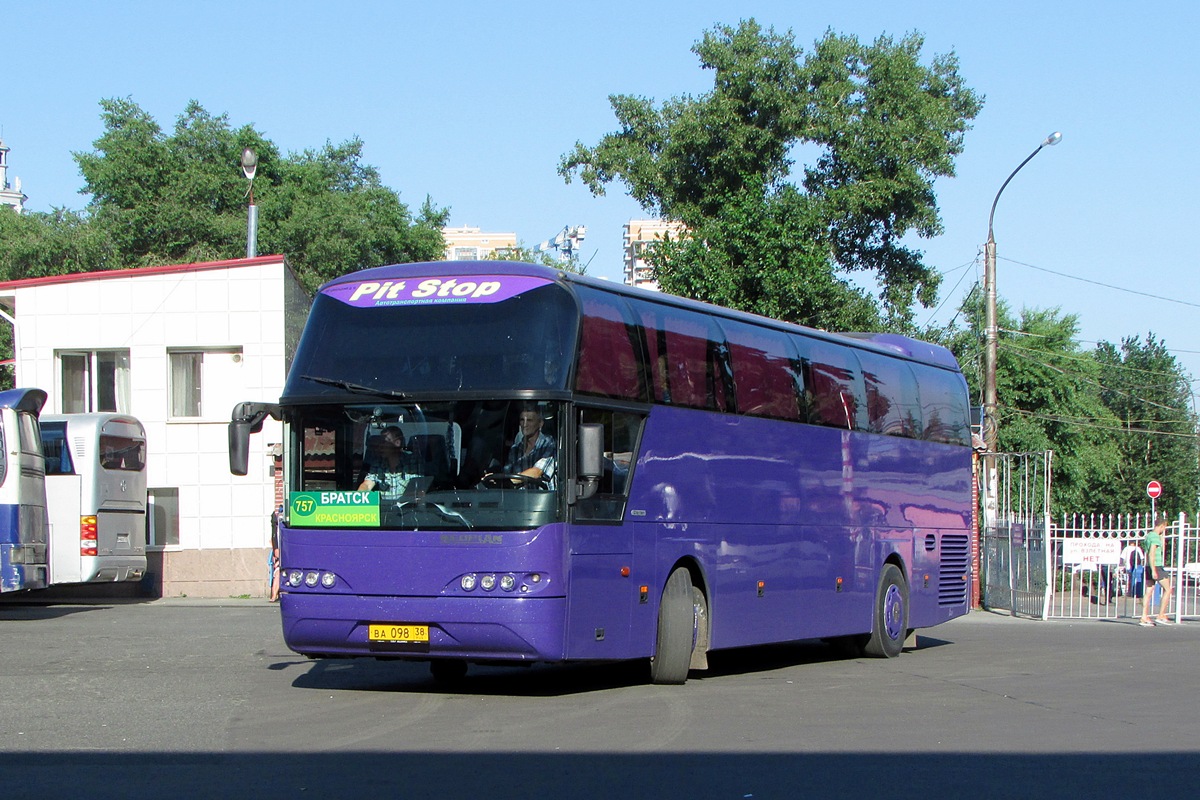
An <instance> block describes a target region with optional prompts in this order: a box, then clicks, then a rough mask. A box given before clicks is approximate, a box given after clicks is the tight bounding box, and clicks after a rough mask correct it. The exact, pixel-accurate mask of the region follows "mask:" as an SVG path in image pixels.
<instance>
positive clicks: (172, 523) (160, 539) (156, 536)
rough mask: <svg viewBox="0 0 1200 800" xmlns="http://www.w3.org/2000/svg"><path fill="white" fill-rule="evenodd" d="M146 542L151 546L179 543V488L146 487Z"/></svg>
mask: <svg viewBox="0 0 1200 800" xmlns="http://www.w3.org/2000/svg"><path fill="white" fill-rule="evenodd" d="M146 499H147V505H148V508H147V510H148V511H149V512H150V513H148V514H147V515H146V523H147V526H148V528H149V529H148V530H147V531H146V543H147V544H148V545H150V546H151V547H167V546H168V545H177V544H179V490H178V489H176V488H174V487H172V488H170V489H147V490H146Z"/></svg>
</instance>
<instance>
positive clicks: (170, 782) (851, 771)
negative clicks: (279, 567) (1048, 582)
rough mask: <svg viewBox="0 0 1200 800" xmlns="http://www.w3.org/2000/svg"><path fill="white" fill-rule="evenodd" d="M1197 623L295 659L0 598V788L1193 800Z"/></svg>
mask: <svg viewBox="0 0 1200 800" xmlns="http://www.w3.org/2000/svg"><path fill="white" fill-rule="evenodd" d="M1198 640H1200V622H1186V623H1184V624H1183V625H1180V626H1176V627H1173V628H1156V629H1143V628H1140V627H1138V626H1137V624H1136V620H1132V621H1131V620H1119V621H1083V622H1065V621H1050V622H1044V621H1035V620H1025V619H1015V618H1012V617H1008V616H1003V615H998V614H992V613H989V612H975V613H972V614H970V615H968V616H967V617H964V618H962V619H958V620H954V621H952V622H949V623H947V624H945V625H942V626H939V627H937V628H933V629H930V630H928V631H926V632H922V635H920V637H919V640H918V644H919V646H918V647H917V648H916V649H915V650H910V651H906V652H905V653H903V654H902V655H901V656H900V657H899V658H896V659H891V660H874V659H866V658H846V657H844V656H843V655H841V654H839V653H838V652H837V651H836V649H834V648H832V647H829V646H828V645H826V644H824V643H821V642H800V643H795V644H788V645H780V646H773V647H763V648H752V649H747V650H739V651H731V652H727V653H716V654H714V655H713V656H712V657H711V658H710V664H711V667H712V668H711V669H710V670H709V671H708V672H705V673H693V675H692V678H691V679H690V680H689V681H688V683H687V684H685V685H684V686H653V685H649V684H647V683H646V682H645V680H646V666H645V664H644V663H632V664H615V665H614V664H599V665H597V664H587V665H570V666H565V667H563V666H549V665H538V666H534V667H530V668H513V667H473V668H472V670H471V672H470V674H468V676H467V677H466V679H464V680H463V681H462V682H461V683H459V684H456V685H454V686H452V687H447V686H446V685H444V684H439V683H437V682H435V681H433V679H432V678H431V677H430V675H429V671H428V667H427V665H425V664H420V663H397V662H386V661H374V660H368V659H351V660H323V661H310V660H308V659H305V658H303V657H301V656H298V655H296V654H295V653H292V652H290V651H289V650H288V649H287V648H286V646H285V645H284V643H283V639H282V636H281V633H280V628H279V619H278V607H277V606H275V605H272V604H268V603H266V602H264V601H258V600H241V599H229V600H200V599H190V598H188V599H162V600H154V601H137V600H133V599H129V600H106V601H97V602H92V603H86V602H78V601H75V602H71V603H60V604H51V605H43V604H28V603H22V602H17V603H14V602H13V601H12V598H11V597H9V598H5V602H3V603H0V642H2V643H3V644H2V645H0V676H2V677H3V685H4V686H5V687H6V689H5V691H3V692H0V776H3V777H0V781H2V782H3V786H4V789H3V792H2V793H0V796H4V797H6V798H7V797H30V798H33V797H38V798H45V797H72V798H77V797H81V796H82V797H113V798H117V797H120V798H135V797H170V798H173V800H174V799H176V798H188V797H197V798H208V797H213V798H215V797H222V798H224V797H243V796H244V797H288V798H296V797H316V796H318V794H320V795H322V796H335V797H344V796H351V795H354V796H358V795H363V796H379V797H403V798H425V797H428V798H435V797H436V798H441V797H447V798H467V797H491V796H494V797H507V796H510V795H533V796H549V797H555V798H557V797H580V798H614V797H622V796H659V797H684V796H688V797H699V798H708V797H712V798H743V799H745V798H775V797H778V798H794V797H872V796H880V797H889V798H893V797H914V798H915V797H922V798H925V797H927V796H928V795H930V794H938V795H941V796H949V797H967V796H969V797H972V798H992V797H996V798H1001V797H1003V798H1008V797H1011V798H1021V799H1022V800H1025V798H1042V797H1046V798H1049V797H1055V798H1063V797H1082V796H1105V797H1107V796H1112V795H1114V794H1116V795H1126V794H1130V795H1132V794H1137V793H1146V792H1147V791H1148V786H1147V783H1146V781H1147V778H1148V776H1150V775H1153V776H1154V781H1155V782H1156V788H1155V789H1154V791H1155V793H1179V794H1180V796H1191V794H1192V792H1193V791H1194V788H1193V786H1194V784H1195V782H1196V780H1197V779H1196V778H1195V776H1196V775H1197V774H1200V746H1198V738H1200V737H1198V734H1200V715H1198V713H1197V712H1198V711H1200V702H1198V701H1197V700H1196V699H1195V688H1194V687H1196V686H1197V685H1198V683H1200V658H1197V656H1198V655H1200V647H1197V642H1198Z"/></svg>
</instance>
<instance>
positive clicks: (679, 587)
mask: <svg viewBox="0 0 1200 800" xmlns="http://www.w3.org/2000/svg"><path fill="white" fill-rule="evenodd" d="M695 643H696V605H695V600H694V594H693V587H692V576H691V573H689V572H688V571H687V570H686V569H684V568H682V567H681V568H679V569H676V570H675V571H674V572H672V573H671V577H670V578H668V579H667V585H666V586H665V587H664V588H663V593H662V601H661V602H660V603H659V605H658V638H657V640H656V642H655V647H654V658H652V659H651V661H650V680H651V681H652V682H653V683H662V684H680V683H683V682H684V681H686V680H687V676H688V668H689V667H690V666H691V663H692V650H693V649H694V648H695Z"/></svg>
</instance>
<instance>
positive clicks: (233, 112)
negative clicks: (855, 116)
mask: <svg viewBox="0 0 1200 800" xmlns="http://www.w3.org/2000/svg"><path fill="white" fill-rule="evenodd" d="M1197 8H1198V6H1197V5H1196V4H1195V3H1194V2H1187V1H1184V0H1180V1H1179V2H1153V0H1152V1H1151V2H1145V3H1139V4H1133V3H1126V2H1115V1H1114V0H1100V1H1099V2H1077V1H1076V0H1060V1H1059V2H1053V3H1047V2H1037V3H1035V2H1023V1H1022V2H1000V3H965V2H962V0H952V1H951V2H920V1H919V0H909V1H907V2H897V0H881V1H880V2H853V0H845V1H844V2H838V3H815V2H798V1H797V0H779V1H778V2H743V3H730V2H727V0H726V1H725V2H712V0H686V1H684V0H670V1H669V2H660V3H652V2H651V3H647V2H644V1H643V2H628V0H605V2H587V3H577V4H573V5H572V4H562V3H559V2H554V3H540V2H510V3H496V2H477V1H474V0H472V1H470V2H444V3H428V2H412V1H411V0H388V1H383V0H374V1H371V2H359V3H330V2H305V1H304V0H291V1H289V2H283V1H282V0H281V1H278V2H269V1H268V0H237V2H228V1H227V0H206V1H205V2H188V3H174V2H161V0H154V1H153V2H151V1H149V0H147V1H145V2H120V1H119V0H113V2H108V3H95V2H81V1H78V2H56V0H41V1H40V2H20V3H9V4H6V7H5V8H4V11H3V15H2V16H0V41H2V42H3V51H4V63H5V64H6V67H5V69H4V71H3V73H0V81H2V84H0V136H2V137H3V139H4V141H5V142H6V143H7V144H8V145H9V146H10V147H11V148H12V151H11V153H10V154H9V166H10V169H9V176H10V179H11V178H12V177H13V176H19V177H20V178H21V179H22V182H23V189H24V191H25V193H26V194H27V195H29V207H30V208H31V209H33V210H37V211H45V210H49V209H50V208H52V207H55V206H59V207H62V206H65V207H68V208H76V209H78V208H82V207H83V205H84V203H85V202H86V198H84V197H83V196H81V195H80V194H78V191H79V189H80V187H81V186H82V179H81V177H80V176H79V174H78V170H77V168H76V165H75V162H74V160H73V159H72V157H71V154H72V153H73V152H76V151H88V150H90V149H91V146H92V142H93V141H94V140H95V139H96V138H97V137H98V136H99V135H100V133H101V123H100V115H99V105H98V102H99V100H100V99H101V98H109V97H130V98H132V99H133V100H134V101H136V102H137V103H138V104H140V105H141V106H142V107H143V108H144V109H145V110H146V111H148V112H149V113H150V114H152V115H153V116H154V117H155V118H156V119H157V120H158V121H159V123H160V125H162V126H163V127H164V128H167V129H169V128H170V127H171V126H172V125H173V124H174V120H175V118H176V116H177V115H178V114H179V113H180V112H182V111H183V109H184V106H185V105H186V104H187V102H188V101H189V100H190V99H195V100H198V101H199V102H200V103H201V104H202V105H203V106H204V107H205V108H206V109H208V110H209V111H210V112H212V113H214V114H220V113H226V114H228V115H229V119H230V122H231V123H232V124H233V125H234V126H240V125H243V124H247V123H249V124H253V125H254V126H255V127H256V128H257V129H258V130H259V131H261V132H262V133H263V134H264V135H266V136H267V137H268V138H270V139H271V140H273V141H274V142H275V143H276V144H277V145H279V146H280V148H281V149H283V150H285V151H297V150H302V149H304V148H309V147H319V146H321V145H323V144H324V143H325V142H326V141H327V140H329V141H333V142H341V141H344V140H346V139H348V138H350V137H353V136H358V137H360V138H361V139H362V140H363V141H364V143H365V155H366V161H367V162H368V163H370V164H373V165H374V166H376V167H378V168H379V170H380V173H381V174H382V177H383V180H384V182H385V183H386V184H387V185H388V186H390V187H392V188H393V189H395V190H396V191H398V192H399V193H400V195H401V197H402V199H404V200H405V201H406V202H408V203H409V205H410V206H412V207H416V206H418V205H419V204H420V203H421V201H422V200H423V199H424V197H425V196H426V195H427V194H428V195H431V196H432V197H433V199H434V201H435V202H436V203H437V204H438V205H441V206H449V207H450V209H451V212H452V213H451V224H453V225H476V226H480V227H482V228H484V229H485V230H492V231H515V232H516V233H517V236H518V238H519V239H520V240H521V241H522V242H523V243H524V244H526V245H536V244H537V243H538V242H540V241H541V240H543V239H545V238H548V237H549V236H551V235H553V234H554V233H555V232H557V231H558V230H560V229H562V228H563V227H564V226H566V225H580V224H582V225H587V226H588V236H587V239H586V241H585V242H584V245H583V259H584V260H585V261H590V268H589V271H590V272H591V273H592V274H594V275H598V276H601V277H609V278H614V279H619V277H620V274H621V226H622V224H624V223H625V222H626V221H627V220H629V219H630V218H634V217H640V216H643V215H642V213H641V212H640V210H639V208H638V207H637V205H636V204H635V203H634V202H633V201H631V200H630V199H629V198H628V197H626V196H625V195H624V192H623V190H622V187H621V186H620V185H613V186H612V187H611V190H610V192H609V194H608V196H607V197H604V198H599V199H597V198H593V197H592V196H591V194H590V193H589V192H588V191H587V190H586V189H585V188H584V187H583V186H582V185H581V184H580V183H579V182H578V181H576V182H574V183H572V184H570V185H567V184H565V183H564V182H563V180H562V179H561V178H559V177H558V175H557V174H556V166H557V163H558V160H559V158H560V156H561V155H562V154H563V153H565V152H566V151H567V150H569V149H570V148H571V146H572V145H573V144H574V143H575V141H576V140H581V141H583V142H584V143H586V144H594V143H596V141H597V140H598V139H599V138H600V137H601V136H602V135H604V134H605V133H608V132H610V131H612V130H613V129H614V126H615V120H614V117H613V115H612V111H611V109H610V107H609V104H608V99H607V98H608V95H610V94H636V95H643V96H647V97H651V98H654V99H656V100H660V101H661V100H663V99H666V98H668V97H671V96H674V95H679V94H686V93H692V94H696V93H700V92H704V91H706V90H707V89H708V88H709V87H710V85H711V74H710V73H707V72H703V71H701V70H700V69H699V68H698V65H697V61H696V57H695V55H694V54H693V53H692V52H691V51H690V48H691V46H692V45H693V44H694V43H695V41H696V40H697V39H698V38H700V36H701V35H702V33H703V32H704V31H705V30H706V29H709V28H711V27H712V26H713V25H714V24H717V23H728V24H736V22H737V21H738V20H739V19H741V18H746V17H754V18H755V19H757V20H758V21H759V22H760V23H762V24H763V25H764V26H768V25H769V26H774V27H775V28H776V29H777V30H787V29H791V30H792V31H793V32H794V33H795V35H796V38H797V41H798V43H800V44H801V45H803V46H804V47H805V48H808V47H809V46H811V44H812V42H813V41H815V40H816V39H817V38H819V37H820V36H821V35H822V34H823V32H824V31H825V30H827V29H833V30H835V31H838V32H841V33H849V34H854V35H857V36H858V37H859V38H860V39H863V40H868V41H869V40H872V39H874V38H875V37H876V36H878V35H880V34H885V33H886V34H890V35H892V36H894V37H900V36H902V35H904V34H905V33H907V32H910V31H919V32H921V33H923V34H924V35H925V36H926V50H925V55H926V61H928V59H929V58H931V57H932V56H933V55H934V54H937V53H945V52H947V51H951V50H953V51H954V52H955V53H957V55H958V57H959V60H960V69H961V73H962V75H963V76H964V78H965V80H966V82H967V84H968V85H969V86H971V87H972V88H974V89H975V90H976V91H978V92H979V93H981V94H983V95H985V96H986V103H985V105H984V108H983V111H982V113H981V114H980V116H979V117H978V118H977V119H976V121H975V125H974V128H973V129H972V130H971V131H970V132H969V133H968V134H967V137H966V152H965V153H964V154H963V155H962V156H961V158H960V159H959V161H958V176H957V177H956V178H953V179H946V180H943V181H941V182H939V184H938V200H939V205H940V208H941V213H942V217H943V220H944V222H945V229H946V230H945V234H944V235H942V236H940V237H938V238H937V239H934V240H927V241H922V242H920V243H919V245H920V246H921V247H922V248H923V249H924V250H925V252H926V262H927V263H928V264H930V265H931V266H933V267H934V268H936V269H938V270H939V271H941V272H943V273H944V275H945V280H944V284H943V298H944V304H943V305H942V306H941V309H940V310H939V311H937V312H936V316H935V312H934V311H933V310H932V309H931V310H928V311H923V312H919V313H918V315H917V318H918V320H920V321H927V320H930V319H936V320H940V321H945V320H947V319H949V318H950V316H952V315H953V310H954V308H955V307H956V306H957V304H958V302H959V300H960V298H961V296H962V295H963V293H964V292H965V291H967V290H968V289H969V288H970V286H971V285H972V284H973V283H975V282H976V281H977V280H981V278H982V261H981V257H980V255H981V247H982V244H983V242H984V240H985V239H986V236H987V216H988V209H989V207H990V206H991V202H992V198H993V197H994V196H995V193H996V191H997V190H998V189H999V188H1000V185H1001V184H1002V183H1003V181H1004V179H1005V178H1006V177H1007V176H1008V174H1009V173H1010V172H1011V171H1012V170H1013V169H1014V168H1015V167H1016V166H1017V164H1019V163H1020V162H1021V160H1022V159H1024V158H1025V156H1026V155H1028V154H1029V153H1030V152H1031V151H1032V150H1033V149H1034V148H1035V147H1036V146H1037V145H1038V143H1039V142H1040V141H1041V140H1042V139H1043V138H1044V137H1045V136H1046V135H1047V134H1048V133H1050V132H1051V131H1054V130H1061V131H1062V133H1063V141H1062V143H1061V144H1060V145H1059V146H1058V147H1055V148H1047V149H1046V150H1044V151H1043V152H1042V153H1041V154H1039V155H1038V156H1037V158H1035V159H1034V160H1033V161H1032V162H1030V163H1029V164H1028V165H1027V166H1026V167H1025V168H1024V169H1023V170H1022V171H1021V173H1020V175H1018V176H1017V178H1016V179H1014V181H1013V182H1012V184H1010V185H1009V187H1008V188H1007V189H1006V190H1005V192H1004V196H1003V197H1002V198H1001V200H1000V204H999V207H998V209H997V212H996V219H995V232H996V239H997V242H998V252H999V256H1000V260H999V277H998V280H997V286H998V287H999V293H1000V295H1001V297H1002V298H1003V299H1005V300H1006V301H1007V302H1009V303H1010V304H1011V305H1012V306H1013V307H1014V309H1020V308H1022V307H1025V306H1031V307H1038V308H1047V307H1061V308H1062V309H1063V310H1064V311H1067V312H1071V313H1075V314H1078V315H1079V317H1080V319H1081V338H1082V339H1083V340H1084V341H1085V342H1090V341H1096V340H1101V339H1105V340H1109V341H1114V342H1116V341H1119V340H1120V339H1121V338H1122V337H1124V336H1128V335H1137V336H1142V335H1145V334H1146V333H1147V332H1151V331H1152V332H1154V333H1155V334H1157V335H1159V336H1160V337H1161V338H1163V339H1165V341H1166V342H1167V345H1168V347H1169V348H1170V349H1172V350H1173V351H1174V352H1175V353H1176V354H1177V356H1178V357H1179V359H1180V361H1181V362H1182V363H1183V364H1184V366H1185V368H1187V369H1188V371H1189V372H1191V373H1192V374H1193V375H1194V376H1198V377H1200V326H1197V325H1196V324H1195V323H1194V320H1195V318H1196V315H1197V312H1198V311H1200V289H1198V288H1197V285H1196V282H1195V281H1194V280H1193V279H1192V276H1193V275H1194V274H1195V272H1196V268H1195V265H1194V256H1188V255H1187V253H1188V252H1190V250H1191V249H1192V247H1193V242H1194V240H1193V236H1195V227H1196V224H1197V222H1196V202H1195V200H1194V198H1195V186H1196V184H1197V179H1198V178H1200V174H1198V173H1200V170H1198V169H1197V158H1196V155H1195V153H1194V147H1195V145H1194V142H1195V141H1196V140H1197V136H1198V134H1197V129H1198V128H1200V125H1198V122H1200V120H1198V119H1197V110H1196V109H1197V104H1196V102H1195V101H1194V99H1193V98H1192V94H1193V92H1194V88H1195V87H1196V85H1198V84H1200V56H1198V55H1197V48H1196V44H1195V37H1196V34H1197V31H1200V12H1198V11H1197ZM1053 273H1062V274H1064V275H1068V276H1072V277H1061V276H1060V275H1055V274H1053ZM1089 281H1090V282H1089ZM1097 284H1108V285H1109V286H1112V287H1118V288H1106V287H1105V286H1101V285H1097ZM1138 292H1141V293H1142V294H1138ZM1147 295H1152V296H1147Z"/></svg>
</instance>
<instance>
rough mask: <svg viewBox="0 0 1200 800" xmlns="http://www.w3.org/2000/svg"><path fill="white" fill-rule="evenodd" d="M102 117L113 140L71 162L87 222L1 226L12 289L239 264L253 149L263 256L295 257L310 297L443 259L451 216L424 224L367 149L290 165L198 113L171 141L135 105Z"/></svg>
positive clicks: (342, 148) (66, 214) (40, 218)
mask: <svg viewBox="0 0 1200 800" xmlns="http://www.w3.org/2000/svg"><path fill="white" fill-rule="evenodd" d="M100 106H101V110H102V112H101V118H102V120H103V122H104V132H103V133H102V134H101V136H100V137H99V138H98V139H97V140H96V141H95V142H94V145H93V147H94V149H93V150H92V151H91V152H87V153H76V154H75V159H76V161H77V163H78V164H79V169H80V173H81V174H82V175H83V179H84V187H83V189H82V191H83V192H84V193H85V194H87V195H89V197H90V199H89V201H88V204H87V207H86V209H85V210H84V211H83V212H82V213H76V212H70V211H56V212H54V213H52V214H32V215H22V216H21V218H20V219H18V220H16V221H14V220H12V219H10V218H0V274H2V275H3V276H5V277H6V278H22V277H32V276H38V275H48V274H61V273H66V272H77V271H89V270H105V269H120V268H128V267H139V266H151V265H160V264H172V263H186V262H192V261H204V260H214V259H226V258H239V257H241V256H243V255H244V254H245V252H246V213H247V212H246V207H247V189H248V184H247V181H246V179H245V177H244V176H243V175H242V173H241V170H240V166H239V164H240V159H241V153H242V150H243V149H244V148H247V147H249V148H251V149H253V150H254V151H255V152H256V153H257V155H258V159H259V167H258V173H257V175H256V177H255V181H254V196H255V201H256V203H257V205H258V208H259V231H258V251H259V252H261V253H282V254H284V255H286V256H287V258H288V261H289V262H290V263H291V265H292V267H293V268H294V269H295V270H296V272H297V275H298V276H299V277H300V279H301V281H302V282H303V283H304V285H305V286H306V287H307V288H308V289H309V290H310V291H311V290H313V289H315V288H316V287H317V286H318V285H320V284H321V283H322V282H324V281H326V280H329V279H330V278H333V277H336V276H338V275H342V274H345V273H347V272H350V271H353V270H355V269H361V268H364V267H372V266H379V265H381V264H388V263H398V262H405V261H420V260H434V259H438V258H441V255H442V247H443V243H442V236H441V228H442V226H443V225H444V224H445V222H446V218H447V216H448V211H447V210H443V209H438V208H437V207H435V206H434V205H433V203H432V201H431V200H430V199H429V198H426V200H425V203H424V204H423V205H422V207H421V209H420V211H419V212H418V214H417V215H416V216H415V217H414V216H413V214H412V213H411V212H410V211H409V209H408V207H407V206H406V205H405V204H404V203H402V202H401V201H400V198H399V196H398V195H397V194H396V192H394V191H393V190H391V189H389V188H387V187H385V186H383V185H382V183H381V182H380V178H379V173H378V171H377V170H376V169H375V168H374V167H372V166H369V165H367V164H364V163H363V161H362V147H363V145H362V142H361V141H360V140H358V139H352V140H350V141H348V142H344V143H342V144H339V145H333V144H330V143H326V145H325V146H324V147H323V148H321V149H318V150H305V151H303V152H301V153H298V154H291V155H287V156H284V155H281V154H280V152H279V150H278V148H277V147H276V146H275V145H274V144H273V143H272V142H270V141H269V140H268V139H266V138H265V137H264V136H263V135H262V134H260V133H259V132H257V131H256V130H254V128H253V127H251V126H249V125H245V126H242V127H241V128H236V129H235V128H233V127H232V126H231V125H230V123H229V119H228V117H227V116H226V115H220V116H213V115H212V114H209V113H208V112H207V111H206V110H205V109H204V108H203V107H201V106H200V105H199V104H198V103H196V102H194V101H193V102H191V103H189V104H188V106H187V108H186V109H185V110H184V112H183V113H182V114H181V115H180V116H179V118H178V119H177V120H176V123H175V128H174V130H173V131H172V132H171V133H169V134H168V133H166V132H164V131H163V130H162V128H161V127H160V126H159V125H158V123H157V122H155V120H154V119H153V118H152V117H151V116H150V115H149V114H147V113H146V112H145V111H144V110H143V109H142V108H141V107H139V106H138V105H137V104H136V103H135V102H133V101H132V100H130V99H115V100H111V99H110V100H103V101H101V103H100ZM0 216H2V215H0Z"/></svg>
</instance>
